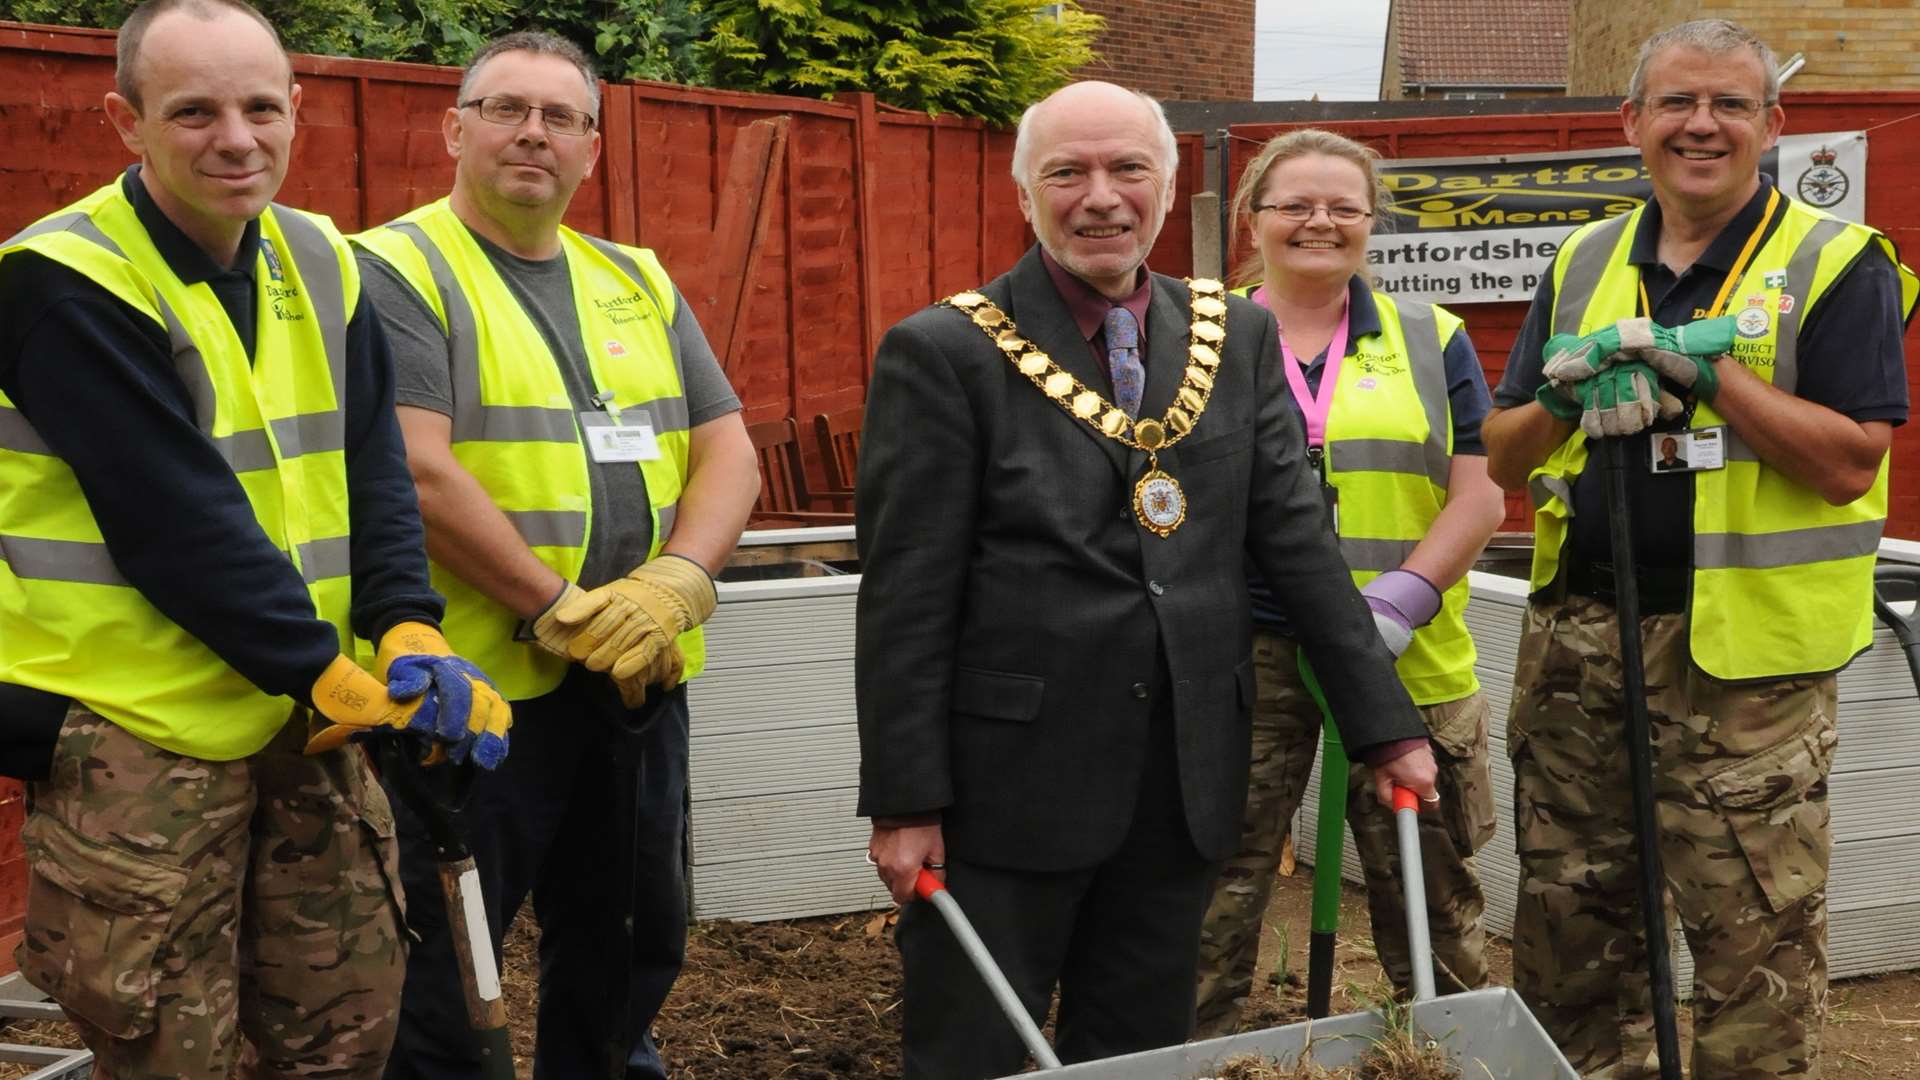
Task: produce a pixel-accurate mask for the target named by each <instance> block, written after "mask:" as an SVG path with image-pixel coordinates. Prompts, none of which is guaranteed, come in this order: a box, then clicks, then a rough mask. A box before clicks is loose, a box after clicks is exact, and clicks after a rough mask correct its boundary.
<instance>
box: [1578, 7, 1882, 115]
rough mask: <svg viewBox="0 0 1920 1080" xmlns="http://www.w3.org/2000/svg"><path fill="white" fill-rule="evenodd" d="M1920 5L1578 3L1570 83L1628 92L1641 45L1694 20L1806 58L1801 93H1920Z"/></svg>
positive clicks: (1581, 90)
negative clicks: (1720, 23) (1919, 8)
mask: <svg viewBox="0 0 1920 1080" xmlns="http://www.w3.org/2000/svg"><path fill="white" fill-rule="evenodd" d="M1915 6H1916V5H1915V2H1914V0H1733V2H1714V0H1573V9H1574V19H1573V39H1572V43H1571V47H1570V50H1569V57H1568V65H1567V78H1568V82H1569V84H1570V88H1569V92H1570V93H1574V94H1595V95H1600V94H1608V95H1611V94H1622V93H1625V92H1626V89H1627V79H1628V77H1629V76H1631V75H1632V74H1633V62H1634V59H1635V57H1636V56H1637V54H1638V52H1639V49H1640V43H1641V42H1642V41H1644V40H1646V38H1647V36H1648V35H1650V34H1652V33H1654V32H1655V31H1658V30H1660V29H1662V28H1664V27H1668V26H1672V25H1673V24H1675V23H1678V22H1684V21H1686V20H1688V19H1706V18H1721V19H1732V20H1733V21H1734V22H1737V23H1739V24H1741V25H1742V26H1745V27H1746V28H1747V29H1749V30H1752V31H1753V32H1754V33H1756V34H1758V35H1759V36H1760V37H1761V39H1762V40H1764V41H1765V42H1766V43H1767V44H1768V46H1770V47H1771V48H1772V49H1773V51H1774V52H1775V53H1776V54H1777V55H1778V56H1779V57H1780V60H1781V62H1782V63H1785V62H1786V60H1787V59H1788V58H1789V57H1791V56H1792V55H1793V54H1794V53H1796V52H1798V53H1804V54H1806V65H1805V66H1804V67H1802V68H1801V69H1800V70H1799V72H1798V73H1796V74H1795V75H1794V76H1793V88H1794V89H1795V90H1900V89H1905V90H1912V89H1916V88H1920V17H1916V12H1915Z"/></svg>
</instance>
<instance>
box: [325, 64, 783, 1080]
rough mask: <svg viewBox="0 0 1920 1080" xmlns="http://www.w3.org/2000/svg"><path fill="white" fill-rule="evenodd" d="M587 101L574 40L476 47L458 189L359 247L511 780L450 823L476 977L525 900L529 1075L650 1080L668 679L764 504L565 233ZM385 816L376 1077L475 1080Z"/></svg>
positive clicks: (639, 261)
mask: <svg viewBox="0 0 1920 1080" xmlns="http://www.w3.org/2000/svg"><path fill="white" fill-rule="evenodd" d="M599 105H600V94H599V83H598V81H597V80H596V78H595V76H594V74H593V72H592V69H591V68H590V67H589V65H588V62H587V59H586V57H585V56H584V55H582V54H581V52H580V51H579V49H577V48H576V47H575V46H573V45H572V44H571V43H569V42H567V41H565V40H563V39H560V38H557V37H554V36H552V35H549V34H544V33H536V32H521V33H514V34H509V35H507V36H505V37H502V38H500V39H498V40H496V41H494V42H492V43H491V44H489V45H487V46H486V47H484V48H483V49H481V50H480V52H479V53H478V54H477V55H476V56H475V57H474V59H473V62H472V64H470V65H469V66H468V68H467V71H466V74H465V77H464V78H463V79H462V81H461V84H460V91H459V97H458V98H457V100H456V104H455V105H454V106H453V107H452V108H449V109H448V110H447V113H446V118H445V120H444V121H443V123H442V131H443V133H444V135H445V137H446V143H447V152H448V153H449V154H450V155H451V156H452V157H453V158H454V159H455V161H456V163H457V164H456V167H455V172H454V187H453V191H452V193H451V194H450V195H449V196H448V197H447V198H444V199H441V200H439V201H437V202H433V203H430V204H428V205H426V206H423V207H421V208H420V209H418V210H415V211H413V212H412V213H409V214H406V215H404V216H402V217H400V218H398V219H397V220H395V221H392V222H389V223H387V224H386V225H384V226H381V227H379V228H376V229H371V230H369V231H367V232H365V233H362V234H360V235H359V236H357V237H355V238H354V240H355V242H356V243H358V244H359V245H360V246H361V248H362V249H363V251H362V252H361V255H360V262H361V265H362V269H363V271H364V275H363V276H364V278H365V280H366V288H367V290H368V292H369V293H371V294H372V295H374V296H375V297H376V301H375V302H376V303H377V304H378V305H379V307H380V311H381V315H382V320H383V322H384V324H385V326H386V329H387V333H388V336H389V337H390V338H391V340H392V343H393V351H394V360H395V368H396V378H395V395H394V396H395V399H396V402H397V406H398V412H399V416H400V427H401V430H402V432H403V433H404V435H405V437H406V444H407V461H408V465H409V466H410V467H411V469H412V471H413V476H414V481H415V483H416V484H417V485H418V487H419V491H420V504H421V517H422V519H423V520H424V521H425V523H426V530H427V551H428V554H429V555H430V556H431V558H432V571H433V581H434V584H435V585H436V587H438V588H439V589H440V591H441V592H442V593H444V594H445V595H446V597H447V617H446V620H445V629H446V633H447V637H448V639H449V640H450V641H453V642H456V643H458V645H457V647H458V648H460V649H462V650H465V655H467V656H469V657H471V658H472V659H474V661H475V662H476V663H480V664H482V666H483V667H484V669H485V670H486V671H487V672H488V673H489V674H490V675H491V676H492V677H493V679H494V681H495V682H496V683H497V684H498V685H499V687H500V690H501V692H502V693H503V694H504V695H505V696H506V697H507V699H508V700H510V701H511V702H513V703H514V704H515V707H516V710H517V712H516V715H517V716H518V717H519V718H520V720H521V724H520V726H519V727H518V728H517V729H516V731H515V739H514V757H513V759H512V760H513V762H514V763H515V765H516V766H517V767H516V768H513V769H510V770H506V769H503V770H501V771H499V772H497V773H495V774H492V775H488V776H485V777H482V778H481V779H479V780H478V781H477V782H476V783H475V785H474V788H473V790H472V792H471V794H470V796H469V801H468V804H467V810H466V814H465V816H466V818H467V829H468V831H469V833H470V836H469V842H470V846H471V847H472V849H473V854H474V859H475V862H476V864H477V866H478V869H479V873H480V879H481V890H482V893H483V894H484V896H485V898H486V906H487V919H488V924H489V926H490V928H491V930H492V932H493V937H494V942H493V943H494V950H495V955H496V957H497V956H498V954H499V943H500V937H501V935H502V934H503V933H504V932H505V929H506V927H507V925H508V923H509V922H510V921H511V920H512V918H513V915H514V913H515V911H516V910H518V908H519V907H520V905H521V903H522V901H524V900H525V899H527V898H528V896H529V895H530V896H531V897H532V899H533V905H534V912H535V914H536V915H537V916H538V918H539V922H540V926H541V936H540V975H541V978H540V1011H539V1030H538V1042H537V1045H536V1047H535V1051H534V1075H535V1076H537V1077H547V1078H560V1077H581V1076H606V1075H608V1073H609V1071H610V1070H611V1069H612V1068H613V1066H614V1062H615V1060H616V1059H624V1061H625V1063H626V1075H627V1076H629V1077H664V1076H665V1075H666V1071H665V1069H664V1067H663V1065H662V1063H661V1061H660V1058H659V1054H658V1052H657V1051H656V1049H655V1047H654V1046H653V1043H652V1041H651V1039H650V1038H649V1036H648V1028H649V1026H650V1025H651V1023H652V1020H653V1017H654V1014H655V1013H656V1012H657V1011H658V1009H659V1007H660V1004H661V1002H662V1001H664V1000H665V998H666V995H667V991H668V990H669V988H670V987H671V986H672V985H673V981H674V978H675V977H676V976H677V975H678V973H679V969H680V963H681V959H682V957H683V955H684V951H685V945H686V912H685V899H684V889H683V884H682V882H683V874H684V870H685V868H684V866H683V864H682V843H683V836H684V832H685V829H686V814H685V809H684V805H685V798H686V791H687V701H686V689H685V686H684V683H685V682H686V680H688V679H690V678H692V677H693V676H695V675H697V674H698V673H699V672H700V669H701V667H702V665H703V663H704V661H705V655H706V654H705V641H704V638H703V636H702V632H701V629H700V626H701V623H702V622H703V621H704V620H705V619H706V618H707V616H708V615H709V614H710V613H711V612H712V611H713V607H714V602H715V591H714V585H713V580H712V577H711V575H712V574H713V573H716V572H718V571H719V569H720V567H721V566H722V565H723V564H724V563H725V562H726V560H727V557H728V555H729V554H731V552H732V551H733V547H734V543H735V542H736V541H737V540H738V539H739V536H740V530H741V528H742V527H743V526H744V525H745V524H746V520H747V513H748V511H749V509H750V508H751V507H752V505H753V502H754V499H755V497H756V496H757V495H758V493H759V484H760V481H759V470H758V467H757V465H756V463H755V459H754V453H753V446H752V443H751V442H750V440H749V439H748V438H747V432H746V428H745V426H744V425H743V424H742V423H741V420H740V402H739V399H738V398H737V397H735V396H734V394H733V391H732V390H731V389H730V388H729V387H728V385H727V381H726V378H725V376H724V375H723V374H722V373H721V370H720V365H719V362H718V361H717V360H716V359H715V357H714V355H713V350H712V349H711V348H710V347H709V346H708V344H707V340H706V337H705V336H704V335H703V334H702V333H701V332H700V327H699V325H698V324H697V323H696V322H695V321H694V318H693V314H692V313H691V312H690V311H689V310H688V308H687V302H686V300H685V298H684V297H682V296H681V295H680V293H679V290H677V289H676V288H675V287H674V285H673V282H671V281H670V280H668V278H667V275H666V272H665V271H664V270H663V269H662V268H661V266H660V263H659V261H658V260H657V259H655V257H654V255H653V253H652V252H650V251H647V250H645V249H642V248H634V247H627V246H624V245H620V244H615V243H612V242H610V241H607V240H602V239H599V238H596V237H591V236H583V235H581V234H579V233H577V232H574V231H573V230H571V229H568V228H566V227H564V226H562V225H561V224H560V222H561V218H562V217H563V216H564V215H565V214H566V211H567V206H568V203H569V202H570V201H571V200H572V198H573V194H574V192H575V191H576V190H577V189H578V188H579V186H580V184H581V182H582V181H583V180H585V179H586V178H587V177H588V176H589V175H591V173H592V171H593V166H594V162H595V160H596V159H597V157H598V155H599V152H600V135H599V132H598V130H597V129H598V127H599V124H598V117H599ZM397 816H398V817H399V818H400V837H401V850H402V866H403V875H404V877H405V880H406V884H407V892H408V896H409V899H410V900H411V901H412V904H411V908H410V911H409V915H410V922H411V924H412V927H413V929H414V930H415V931H416V932H417V933H419V934H420V936H421V938H422V940H421V942H420V944H419V945H418V946H416V947H415V948H414V950H413V953H412V955H411V956H410V957H409V960H408V965H407V979H406V992H405V995H404V998H403V1001H402V1005H401V1026H400V1036H399V1039H398V1041H397V1042H396V1044H395V1047H394V1052H393V1057H392V1059H391V1061H390V1062H389V1064H388V1068H387V1074H386V1075H387V1077H388V1078H389V1080H393V1078H399V1077H407V1078H412V1077H435V1078H440V1077H446V1078H453V1077H470V1076H476V1075H478V1065H477V1062H478V1061H479V1054H478V1049H477V1047H476V1046H475V1044H474V1043H473V1038H472V1034H471V1032H470V1030H469V1027H468V1023H467V1020H466V1016H465V1011H464V1007H463V1005H462V1001H463V998H462V992H461V989H460V981H459V975H458V972H457V969H456V966H455V961H454V947H453V941H452V939H451V936H450V933H449V930H448V920H447V914H446V912H445V910H444V908H443V906H442V905H441V902H440V890H439V889H438V888H437V886H436V885H435V873H436V870H435V866H434V860H433V847H432V843H431V841H430V839H429V838H428V836H427V834H426V830H425V828H424V826H423V824H422V823H421V822H419V821H417V820H414V819H413V817H412V815H411V814H409V813H407V812H405V811H404V809H402V810H399V811H397ZM628 896H630V897H631V900H630V901H629V902H625V903H623V902H622V901H623V899H624V898H626V897H628ZM629 921H630V926H631V929H630V930H628V929H627V928H626V925H627V924H628V923H629ZM623 940H624V941H628V942H630V949H629V950H628V954H627V955H625V956H622V955H621V950H620V948H619V943H621V942H622V941H623Z"/></svg>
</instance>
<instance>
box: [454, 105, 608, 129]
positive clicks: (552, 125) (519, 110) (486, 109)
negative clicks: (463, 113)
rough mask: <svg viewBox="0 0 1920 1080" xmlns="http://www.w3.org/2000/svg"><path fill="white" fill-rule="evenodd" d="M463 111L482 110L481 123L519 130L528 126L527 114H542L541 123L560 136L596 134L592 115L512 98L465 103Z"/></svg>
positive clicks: (462, 106)
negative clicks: (590, 132)
mask: <svg viewBox="0 0 1920 1080" xmlns="http://www.w3.org/2000/svg"><path fill="white" fill-rule="evenodd" d="M460 107H461V108H463V109H474V108H477V109H479V110H480V119H482V120H486V121H489V122H491V123H495V124H500V125H502V126H504V127H519V126H520V125H521V124H524V123H526V122H527V114H529V113H539V114H540V122H541V123H542V124H545V125H546V128H547V130H548V131H551V132H553V133H555V134H556V135H585V134H586V133H588V132H589V131H592V130H593V117H592V116H591V115H590V114H588V113H584V112H581V111H580V110H579V109H563V108H560V107H559V106H556V105H529V104H527V103H526V102H524V101H515V100H513V99H512V98H503V97H483V98H474V99H473V100H472V101H463V102H461V103H460Z"/></svg>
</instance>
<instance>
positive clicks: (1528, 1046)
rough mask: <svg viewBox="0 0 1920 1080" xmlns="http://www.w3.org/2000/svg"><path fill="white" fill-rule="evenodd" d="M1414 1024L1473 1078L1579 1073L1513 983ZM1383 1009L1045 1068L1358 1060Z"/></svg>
mask: <svg viewBox="0 0 1920 1080" xmlns="http://www.w3.org/2000/svg"><path fill="white" fill-rule="evenodd" d="M1408 1008H1409V1011H1410V1012H1411V1013H1412V1018H1413V1025H1414V1030H1415V1031H1416V1032H1419V1033H1420V1034H1422V1035H1424V1036H1425V1037H1427V1038H1430V1039H1433V1040H1435V1041H1436V1042H1438V1043H1439V1044H1440V1045H1441V1046H1442V1047H1444V1048H1445V1049H1446V1051H1447V1055H1448V1057H1449V1058H1450V1059H1451V1060H1452V1061H1453V1063H1454V1065H1456V1066H1457V1067H1459V1069H1460V1075H1461V1076H1463V1077H1466V1078H1467V1080H1489V1078H1491V1080H1579V1074H1578V1073H1576V1072H1574V1071H1573V1070H1572V1069H1571V1068H1569V1067H1568V1066H1567V1064H1566V1060H1565V1059H1564V1058H1562V1057H1561V1056H1560V1052H1559V1051H1558V1050H1556V1049H1555V1048H1554V1045H1553V1042H1552V1040H1550V1039H1548V1038H1547V1033H1546V1031H1545V1030H1543V1029H1542V1028H1541V1027H1540V1023H1539V1021H1537V1020H1535V1019H1534V1018H1533V1014H1531V1013H1529V1012H1528V1011H1527V1008H1526V1006H1525V1005H1523V1004H1521V1002H1520V995H1519V994H1517V993H1515V992H1514V991H1513V990H1512V989H1510V988H1507V987H1493V988H1489V989H1486V990H1473V991H1469V992H1467V993H1464V994H1448V995H1447V996H1445V997H1438V998H1434V999H1433V1000H1431V1001H1423V1002H1419V1003H1418V1004H1415V1005H1412V1006H1409V1007H1408ZM1389 1034H1390V1032H1389V1031H1388V1028H1387V1022H1386V1020H1385V1018H1383V1017H1382V1016H1381V1015H1380V1014H1379V1013H1377V1012H1359V1013H1347V1014H1345V1015H1342V1016H1335V1017H1330V1018H1328V1019H1325V1020H1306V1021H1302V1022H1300V1023H1298V1024H1288V1025H1287V1026H1285V1027H1277V1028H1267V1029H1265V1030H1263V1031H1247V1032H1242V1033H1241V1034H1238V1035H1228V1036H1226V1037H1224V1038H1219V1039H1208V1040H1206V1041H1205V1042H1192V1043H1186V1044H1184V1045H1181V1046H1167V1047H1162V1048H1161V1049H1159V1050H1145V1051H1141V1052H1140V1053H1137V1054H1128V1055H1126V1056H1124V1057H1116V1058H1107V1059H1105V1060H1104V1061H1088V1062H1082V1063H1081V1064H1078V1065H1069V1066H1066V1067H1065V1068H1062V1069H1052V1070H1047V1071H1046V1072H1045V1073H1044V1075H1046V1076H1048V1077H1050V1078H1051V1077H1056V1076H1057V1077H1060V1078H1061V1080H1068V1078H1069V1077H1099V1078H1101V1080H1190V1078H1193V1077H1204V1076H1211V1075H1213V1074H1214V1072H1215V1071H1217V1070H1218V1069H1220V1068H1221V1067H1222V1066H1224V1065H1225V1064H1226V1062H1228V1061H1229V1060H1231V1059H1233V1058H1236V1057H1239V1056H1241V1055H1244V1054H1258V1055H1260V1056H1262V1057H1269V1058H1273V1059H1275V1060H1276V1061H1279V1062H1280V1063H1281V1064H1282V1065H1292V1064H1294V1063H1295V1062H1297V1061H1298V1060H1299V1058H1300V1055H1301V1053H1302V1052H1303V1051H1305V1050H1306V1049H1307V1048H1308V1047H1309V1046H1311V1047H1312V1048H1313V1059H1312V1060H1313V1062H1314V1063H1315V1064H1317V1065H1323V1066H1326V1067H1328V1068H1338V1067H1339V1066H1342V1065H1352V1064H1355V1063H1356V1062H1358V1061H1359V1060H1360V1059H1361V1058H1362V1057H1363V1056H1365V1055H1366V1053H1367V1051H1368V1050H1369V1049H1370V1048H1371V1047H1372V1046H1373V1044H1374V1043H1375V1042H1377V1041H1379V1040H1380V1039H1382V1038H1384V1037H1386V1036H1387V1035H1389Z"/></svg>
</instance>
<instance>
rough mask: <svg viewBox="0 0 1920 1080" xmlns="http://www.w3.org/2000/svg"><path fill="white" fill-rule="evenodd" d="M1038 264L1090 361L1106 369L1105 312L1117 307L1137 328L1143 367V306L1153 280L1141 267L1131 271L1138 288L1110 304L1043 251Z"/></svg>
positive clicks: (1144, 326) (1144, 308)
mask: <svg viewBox="0 0 1920 1080" xmlns="http://www.w3.org/2000/svg"><path fill="white" fill-rule="evenodd" d="M1040 263H1041V265H1043V266H1045V267H1046V268H1047V276H1048V277H1051V278H1053V287H1054V288H1056V289H1058V290H1060V299H1061V300H1064V301H1066V305H1067V313H1068V314H1069V315H1072V316H1073V323H1074V325H1075V326H1078V327H1079V328H1080V336H1081V337H1084V338H1086V339H1087V345H1088V346H1089V347H1090V348H1092V349H1093V358H1094V359H1095V360H1098V361H1100V367H1101V369H1102V370H1105V369H1106V366H1107V335H1106V328H1107V312H1108V311H1111V310H1112V309H1114V308H1117V307H1123V308H1126V309H1127V310H1128V311H1131V312H1133V319H1134V321H1135V322H1137V323H1139V324H1140V366H1141V367H1143V368H1144V367H1146V365H1147V302H1148V301H1149V300H1151V299H1153V279H1152V278H1151V277H1150V276H1149V275H1148V274H1147V268H1146V267H1145V266H1142V267H1140V269H1138V270H1135V271H1134V273H1135V274H1136V275H1138V276H1137V278H1136V280H1137V281H1138V283H1139V284H1138V285H1137V286H1136V287H1135V288H1134V290H1133V292H1132V293H1131V294H1130V295H1128V296H1127V298H1126V299H1125V300H1122V301H1120V302H1119V303H1117V304H1116V303H1114V302H1113V301H1112V300H1109V299H1107V298H1106V296H1104V295H1103V294H1102V293H1101V292H1100V290H1098V289H1096V288H1094V287H1093V286H1091V285H1089V284H1087V283H1086V282H1084V281H1082V280H1080V279H1079V278H1077V277H1074V276H1073V273H1072V272H1071V271H1069V270H1068V269H1067V268H1066V267H1064V266H1061V265H1060V264H1059V263H1057V262H1054V261H1053V256H1051V255H1049V254H1047V249H1046V248H1041V249H1040Z"/></svg>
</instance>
